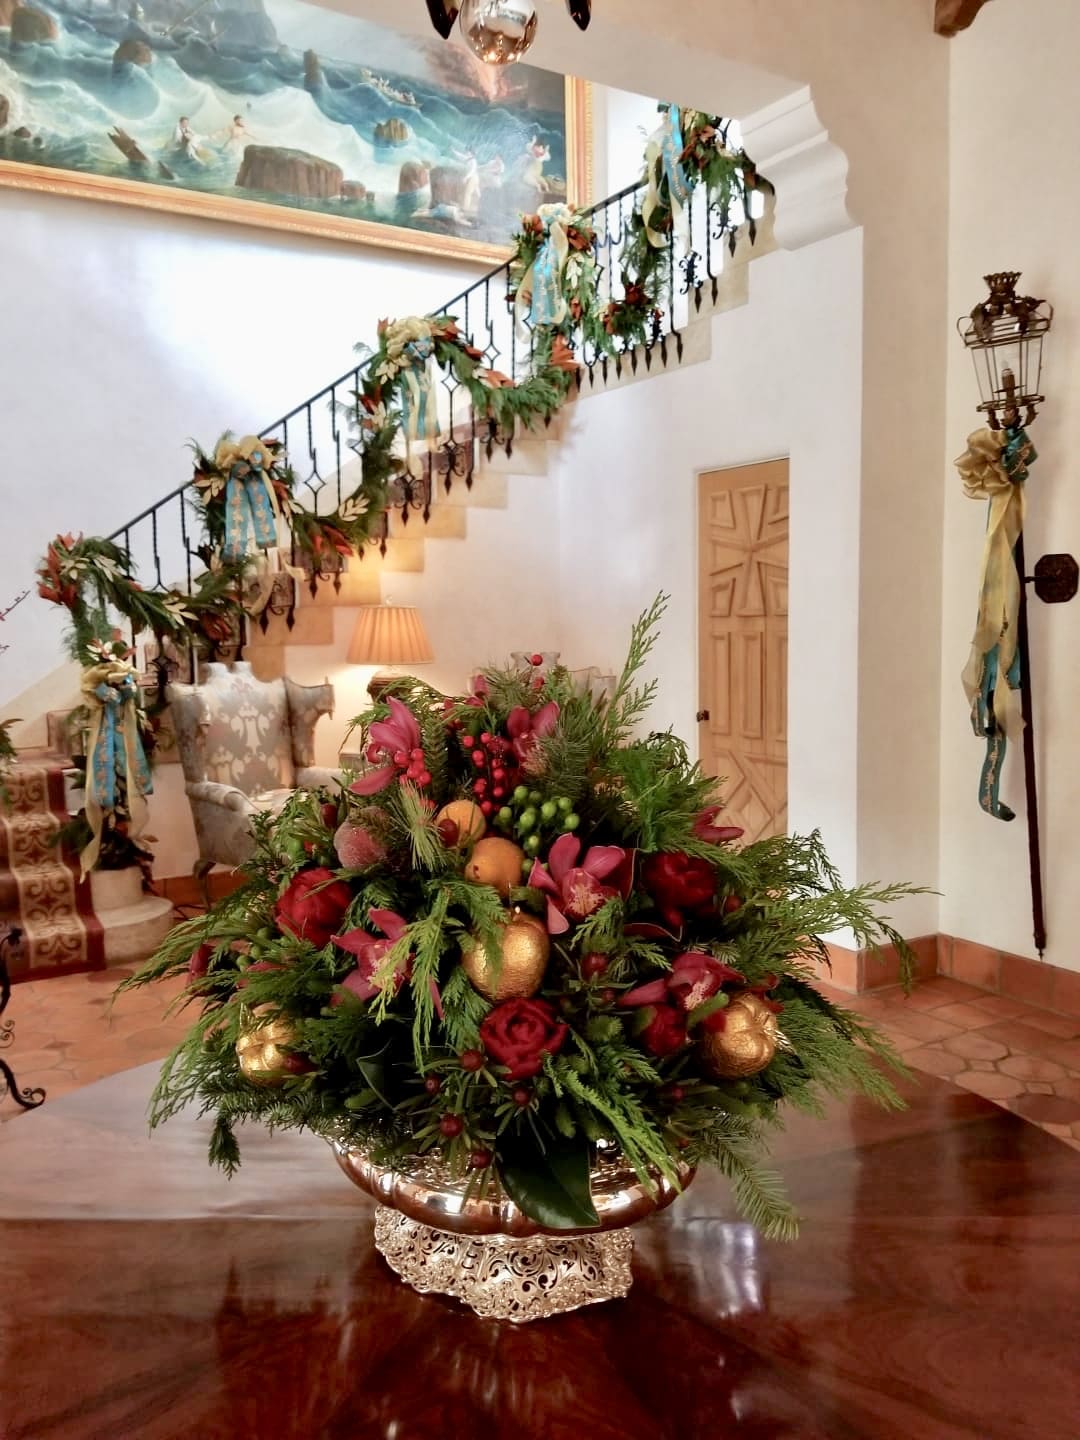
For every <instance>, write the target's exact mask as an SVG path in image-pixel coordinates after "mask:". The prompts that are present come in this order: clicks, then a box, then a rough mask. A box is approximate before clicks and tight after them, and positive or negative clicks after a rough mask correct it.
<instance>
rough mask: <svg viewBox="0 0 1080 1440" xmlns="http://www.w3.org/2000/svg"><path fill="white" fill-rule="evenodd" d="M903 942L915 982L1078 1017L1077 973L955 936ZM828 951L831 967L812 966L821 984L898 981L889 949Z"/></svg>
mask: <svg viewBox="0 0 1080 1440" xmlns="http://www.w3.org/2000/svg"><path fill="white" fill-rule="evenodd" d="M909 944H910V945H911V948H912V950H913V951H914V952H915V961H916V971H915V973H916V978H917V979H919V980H928V979H931V978H932V977H933V976H934V975H947V976H949V977H950V978H951V979H953V980H959V981H961V982H962V983H963V984H965V985H973V986H975V987H976V988H977V989H979V990H985V991H986V992H987V994H989V995H1003V996H1006V997H1007V998H1009V999H1011V1000H1022V1001H1024V1002H1025V1003H1026V1004H1028V1005H1037V1006H1039V1008H1040V1009H1043V1010H1054V1011H1056V1012H1057V1013H1058V1014H1060V1015H1069V1016H1080V971H1076V970H1064V969H1062V967H1061V966H1060V965H1051V964H1050V962H1049V961H1048V960H1029V959H1028V958H1027V957H1026V956H1023V955H1010V954H1009V953H1008V952H1007V951H1005V950H995V949H993V948H992V947H991V946H989V945H980V944H978V943H976V942H975V941H974V940H962V939H960V938H959V937H958V936H955V935H941V934H938V935H920V936H918V937H917V938H916V939H914V940H911V941H909ZM828 949H829V960H830V962H831V968H830V966H829V965H826V964H825V963H824V962H818V963H816V964H815V966H814V969H815V970H816V971H817V974H818V977H819V978H820V979H821V980H823V981H825V982H826V983H827V984H829V985H834V986H835V987H836V988H837V989H838V990H846V991H847V992H848V993H849V994H851V995H862V994H865V993H867V992H868V991H873V990H880V989H882V988H883V987H884V986H887V985H896V984H898V983H899V980H900V962H899V957H898V956H897V954H896V952H895V950H894V949H893V947H892V946H891V945H890V946H888V947H886V949H885V950H883V951H882V954H881V956H880V957H878V956H875V955H874V954H873V953H872V952H870V951H866V950H851V949H848V948H846V947H845V946H843V945H830V946H829V947H828Z"/></svg>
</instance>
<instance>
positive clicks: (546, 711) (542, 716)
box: [506, 700, 559, 765]
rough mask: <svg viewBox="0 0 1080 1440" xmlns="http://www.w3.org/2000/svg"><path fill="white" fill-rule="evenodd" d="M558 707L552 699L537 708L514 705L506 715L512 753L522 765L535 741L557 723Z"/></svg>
mask: <svg viewBox="0 0 1080 1440" xmlns="http://www.w3.org/2000/svg"><path fill="white" fill-rule="evenodd" d="M558 720H559V707H558V705H557V704H556V703H555V701H554V700H549V701H548V703H547V704H546V705H541V706H540V709H539V710H526V708H525V706H524V705H515V706H514V708H513V709H512V710H511V711H510V714H509V715H508V716H507V717H506V731H507V734H508V735H509V736H510V743H511V746H512V748H513V751H514V754H515V755H516V756H517V758H518V759H519V760H520V762H521V763H522V765H524V764H525V763H526V761H527V760H528V759H529V756H530V754H531V753H532V751H533V750H534V749H535V748H536V742H537V741H538V740H543V739H544V738H545V737H546V736H548V735H550V734H551V732H552V731H553V730H554V729H555V726H556V725H557V724H558Z"/></svg>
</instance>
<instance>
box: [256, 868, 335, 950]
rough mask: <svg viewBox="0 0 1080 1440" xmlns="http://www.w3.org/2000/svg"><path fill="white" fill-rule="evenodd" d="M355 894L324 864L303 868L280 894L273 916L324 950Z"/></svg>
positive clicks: (281, 925) (287, 927)
mask: <svg viewBox="0 0 1080 1440" xmlns="http://www.w3.org/2000/svg"><path fill="white" fill-rule="evenodd" d="M352 898H353V897H352V891H351V890H350V889H349V887H348V885H346V884H345V882H344V880H335V879H334V872H333V871H332V870H328V869H327V868H326V867H325V865H320V866H317V867H316V868H315V869H313V870H301V871H300V873H299V874H298V875H294V876H293V878H292V879H291V880H290V881H289V884H288V886H287V887H286V889H285V891H284V893H283V894H282V895H280V896H279V897H278V902H277V904H276V905H275V906H274V919H275V920H276V921H277V923H278V926H279V927H280V928H281V929H282V930H288V931H289V932H290V933H291V934H293V935H298V936H300V938H301V939H303V940H310V941H311V943H312V944H313V945H317V946H318V948H319V949H320V950H321V949H322V947H323V946H324V945H328V944H329V943H330V940H331V938H332V936H333V935H334V932H335V931H336V930H338V929H340V927H341V922H342V920H343V918H344V916H345V911H346V910H348V908H349V906H350V905H351V904H352Z"/></svg>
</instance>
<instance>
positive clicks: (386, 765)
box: [349, 695, 421, 795]
mask: <svg viewBox="0 0 1080 1440" xmlns="http://www.w3.org/2000/svg"><path fill="white" fill-rule="evenodd" d="M386 703H387V705H388V706H389V707H390V718H389V719H388V720H376V721H375V722H374V724H373V725H372V726H371V729H370V731H369V732H368V740H369V744H368V748H367V759H368V760H369V761H370V762H371V764H372V765H374V766H376V767H377V768H376V769H374V770H368V771H367V772H366V773H365V774H363V775H361V776H360V778H359V780H354V781H353V783H352V784H351V785H350V786H349V789H350V790H352V791H353V793H354V794H356V795H374V794H376V792H377V791H379V790H385V789H386V787H387V785H389V784H390V782H391V781H392V780H393V779H395V777H396V776H397V775H399V774H401V773H402V772H403V771H405V770H407V769H408V768H409V767H410V766H411V764H412V761H413V759H414V758H415V757H414V756H413V751H414V750H420V749H421V743H420V740H421V737H420V726H419V725H418V724H417V723H416V716H415V715H414V714H413V713H412V711H411V710H410V709H409V707H408V706H407V705H403V704H402V703H401V701H400V700H398V699H397V698H396V696H394V695H391V696H389V697H388V698H387V701H386ZM380 761H381V762H382V763H381V764H380V763H379V762H380Z"/></svg>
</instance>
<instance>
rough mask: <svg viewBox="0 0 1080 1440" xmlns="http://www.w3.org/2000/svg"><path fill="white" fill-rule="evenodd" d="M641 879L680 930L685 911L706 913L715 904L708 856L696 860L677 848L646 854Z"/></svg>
mask: <svg viewBox="0 0 1080 1440" xmlns="http://www.w3.org/2000/svg"><path fill="white" fill-rule="evenodd" d="M641 883H642V885H643V886H644V887H645V889H646V890H647V891H648V892H649V894H650V895H651V896H652V898H653V901H654V902H655V904H656V908H657V909H658V910H659V911H660V914H661V915H662V916H663V917H664V921H665V923H666V924H668V925H670V926H671V928H672V929H673V930H681V929H682V927H683V925H684V924H685V922H686V918H687V916H688V915H703V914H708V913H709V912H711V911H712V910H713V909H714V907H715V901H716V872H715V871H714V870H713V867H712V866H711V865H710V864H709V862H708V860H696V859H694V858H692V857H691V856H689V855H685V854H683V852H682V851H681V850H676V851H672V852H671V853H669V854H665V855H649V856H647V857H646V858H645V860H644V861H643V862H642V866H641Z"/></svg>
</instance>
